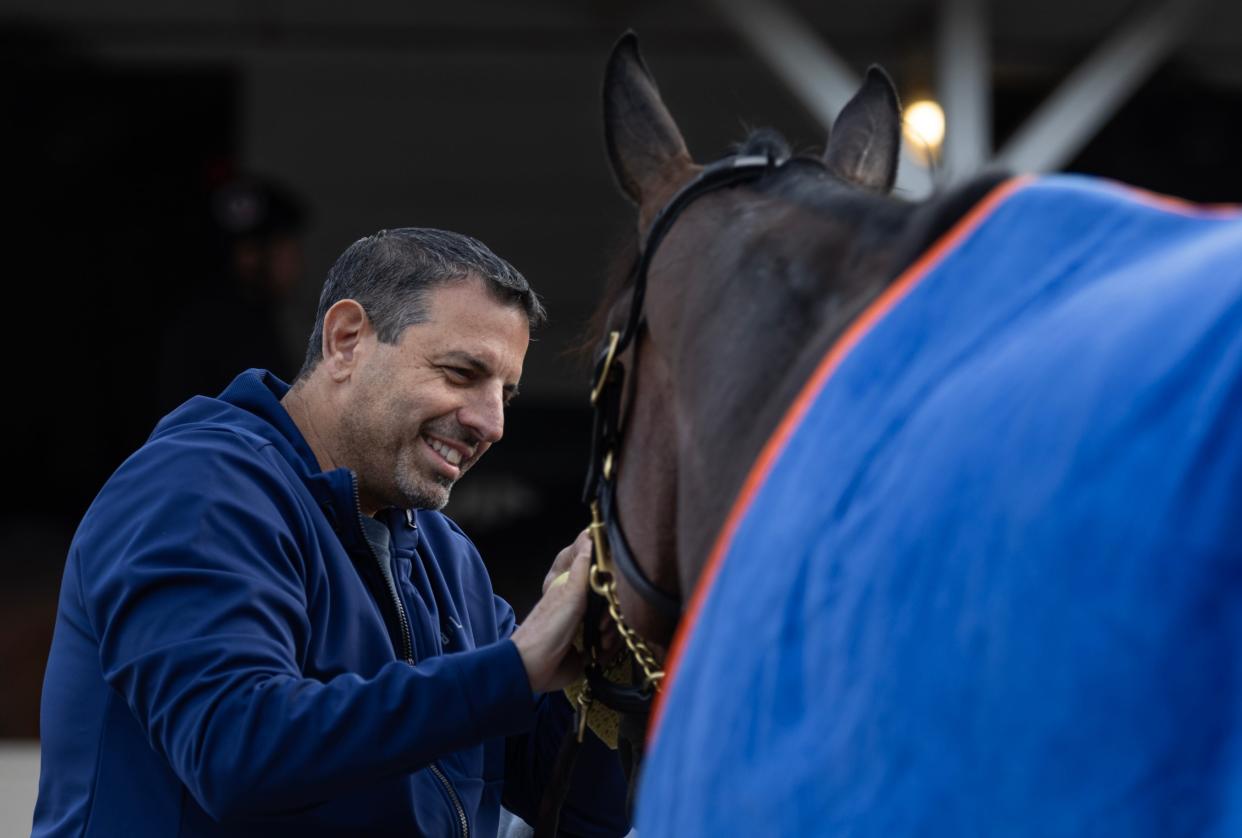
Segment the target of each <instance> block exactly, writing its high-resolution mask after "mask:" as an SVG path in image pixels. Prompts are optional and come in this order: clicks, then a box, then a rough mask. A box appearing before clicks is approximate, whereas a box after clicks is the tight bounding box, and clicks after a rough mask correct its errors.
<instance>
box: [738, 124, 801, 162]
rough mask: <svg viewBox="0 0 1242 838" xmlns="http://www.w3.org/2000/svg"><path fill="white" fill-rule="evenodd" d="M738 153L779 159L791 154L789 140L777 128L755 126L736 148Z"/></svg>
mask: <svg viewBox="0 0 1242 838" xmlns="http://www.w3.org/2000/svg"><path fill="white" fill-rule="evenodd" d="M734 151H735V153H736V154H741V155H752V154H753V155H761V156H766V157H771V158H774V159H777V160H784V159H786V158H788V157H790V156H791V154H792V153H791V150H790V147H789V141H788V140H786V139H785V137H784V135H783V134H781V132H780V131H777V130H776V129H775V128H755V129H753V130H752V131H751V132H750V134H749V135H748V136H747V137H746V139H745V140H743V141H742V142H740V143H738V144H737V146H735V149H734Z"/></svg>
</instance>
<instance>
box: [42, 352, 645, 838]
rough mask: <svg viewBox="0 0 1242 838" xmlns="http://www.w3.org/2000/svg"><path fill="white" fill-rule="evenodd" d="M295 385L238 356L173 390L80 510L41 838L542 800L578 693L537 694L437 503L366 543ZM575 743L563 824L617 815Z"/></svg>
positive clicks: (201, 829)
mask: <svg viewBox="0 0 1242 838" xmlns="http://www.w3.org/2000/svg"><path fill="white" fill-rule="evenodd" d="M287 390H288V387H287V385H285V384H283V383H282V382H280V381H279V380H277V379H276V378H275V377H273V376H271V375H270V374H268V373H263V372H261V371H258V370H250V371H248V372H247V373H244V374H243V375H241V376H239V377H238V378H237V379H236V380H235V381H234V382H233V384H232V385H230V386H229V388H228V389H227V390H225V392H224V393H222V394H221V396H220V397H219V398H216V399H211V398H205V397H198V398H194V399H192V400H190V401H189V402H187V403H186V404H184V405H182V406H181V407H180V408H178V409H177V410H176V411H174V412H173V413H172V414H170V415H169V416H167V417H166V418H165V419H164V420H163V421H162V422H161V423H160V424H159V425H158V426H157V427H156V429H155V432H154V433H153V434H152V436H151V438H150V439H149V440H148V441H147V443H146V444H145V445H144V446H143V447H142V448H141V449H139V450H138V452H137V453H135V454H134V455H133V456H132V457H130V458H129V459H128V460H127V461H126V462H125V463H124V464H123V465H122V466H121V467H120V468H119V469H118V470H117V472H116V473H115V474H114V475H113V476H112V478H111V479H110V480H109V481H108V482H107V484H106V485H105V486H104V488H103V490H102V491H101V492H100V494H99V496H98V497H97V498H96V499H95V501H94V503H93V504H92V505H91V508H90V509H89V510H88V511H87V513H86V516H85V517H84V518H83V520H82V523H81V526H80V527H79V528H78V532H77V534H76V536H75V537H74V540H73V543H72V545H71V547H70V551H69V558H68V562H67V565H66V568H65V575H64V580H63V583H62V589H61V597H60V608H59V613H58V615H57V621H56V632H55V636H54V638H53V641H52V649H51V654H50V657H49V660H48V668H47V675H46V678H45V681H44V689H43V705H42V722H41V726H42V747H43V754H42V775H41V777H40V781H39V800H38V804H37V806H36V808H35V816H34V835H35V836H52V835H56V836H62V835H65V836H67V835H73V836H88V835H108V836H114V835H126V836H141V835H151V836H173V835H176V836H205V835H229V836H241V835H251V834H253V835H280V834H286V833H288V834H296V835H317V834H324V833H340V834H389V833H391V834H401V835H435V836H441V835H445V836H447V835H461V834H463V833H466V832H468V833H469V834H470V835H494V834H495V832H496V828H497V819H498V817H499V808H500V804H501V799H502V795H503V798H504V802H505V805H506V806H508V808H510V809H511V810H513V811H515V812H517V813H518V814H520V815H523V816H525V817H526V818H527V819H528V820H529V819H530V818H531V817H532V816H533V813H534V810H535V807H536V805H537V802H538V795H539V794H540V793H541V792H542V777H543V775H544V774H545V773H546V772H547V770H548V768H549V766H550V764H551V762H552V760H553V756H554V754H555V749H556V747H557V746H558V745H559V743H560V737H561V735H562V734H563V733H564V731H565V730H566V729H567V727H568V724H569V706H568V703H567V702H566V701H565V700H564V698H563V697H562V696H560V695H559V694H558V695H555V696H542V697H540V696H535V695H532V693H531V689H530V683H529V681H528V679H527V676H526V671H525V669H524V667H523V666H522V662H521V659H520V657H519V655H518V652H517V648H516V647H515V646H514V645H513V643H512V641H510V640H509V639H508V636H509V634H510V633H511V632H512V630H513V628H514V617H513V612H512V610H511V609H510V608H509V606H508V605H507V604H506V603H505V602H504V601H503V600H501V599H499V598H498V597H496V596H495V595H494V594H493V592H492V588H491V583H490V581H489V579H488V576H487V572H486V570H485V568H484V566H483V563H482V561H481V560H480V558H479V555H478V553H477V552H476V550H475V549H474V546H473V545H472V544H471V543H470V541H469V540H468V539H467V538H466V536H465V535H464V534H463V533H462V532H461V530H459V529H458V528H457V527H456V525H455V524H453V522H452V521H450V520H449V519H448V518H446V517H445V516H443V515H441V514H439V513H437V512H427V511H419V512H418V513H417V515H415V514H414V513H404V512H401V511H398V510H389V512H388V513H386V516H385V523H386V524H387V525H388V529H389V533H390V536H391V555H390V556H378V555H377V554H376V553H375V551H374V550H373V549H372V547H371V545H370V544H369V543H368V541H367V539H366V537H365V535H364V532H363V529H362V515H361V512H360V509H359V506H358V501H357V489H356V486H355V482H354V476H353V474H352V473H351V472H350V471H348V470H346V469H340V470H336V471H330V472H321V471H320V470H319V467H318V465H317V463H316V460H315V457H314V455H313V454H312V452H311V450H310V447H309V446H308V445H307V443H306V441H305V440H304V439H303V437H302V435H301V434H300V433H299V431H298V429H297V427H296V426H295V425H294V423H293V421H292V420H291V419H290V417H289V415H288V414H287V413H286V412H285V410H284V408H283V407H282V406H281V404H280V402H279V399H280V398H281V397H283V395H284V394H285V392H287ZM398 603H400V607H398ZM407 638H408V640H407ZM407 659H408V660H407ZM506 737H508V739H507V740H506ZM583 756H584V758H585V759H584V760H583V761H580V763H579V773H578V776H577V781H576V782H575V784H574V786H573V787H572V789H571V799H570V802H569V804H568V805H567V808H566V811H565V814H564V816H563V818H562V824H563V825H564V826H565V828H566V829H567V830H568V831H570V832H576V833H580V834H584V835H590V834H600V835H621V834H624V833H625V832H626V830H627V828H628V826H627V824H626V823H625V817H624V815H623V813H622V811H621V809H622V798H623V791H624V789H623V779H622V777H621V773H620V767H619V763H618V762H617V760H616V759H615V756H611V755H610V752H608V751H607V750H606V749H605V748H603V746H602V745H600V744H599V743H598V742H592V743H591V747H590V748H588V749H586V750H585V752H584V754H583Z"/></svg>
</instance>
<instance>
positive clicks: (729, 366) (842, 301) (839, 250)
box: [677, 174, 1003, 593]
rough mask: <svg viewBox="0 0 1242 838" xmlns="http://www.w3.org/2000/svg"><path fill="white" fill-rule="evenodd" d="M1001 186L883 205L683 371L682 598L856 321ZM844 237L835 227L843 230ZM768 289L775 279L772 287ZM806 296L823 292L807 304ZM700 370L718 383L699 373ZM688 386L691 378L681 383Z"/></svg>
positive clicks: (991, 181) (987, 182) (769, 293)
mask: <svg viewBox="0 0 1242 838" xmlns="http://www.w3.org/2000/svg"><path fill="white" fill-rule="evenodd" d="M1002 179H1003V178H1002V176H1000V175H999V174H998V175H996V176H991V177H986V178H981V179H980V180H978V181H976V182H974V183H971V184H969V185H967V186H965V187H962V188H961V189H958V190H955V191H953V192H950V193H947V194H945V195H942V196H939V197H937V198H935V199H933V200H931V201H928V202H926V203H923V204H917V205H916V204H906V203H901V202H896V201H892V200H891V199H885V198H880V197H878V196H877V197H876V198H875V200H874V203H873V204H872V205H871V206H870V207H869V209H870V211H871V213H872V215H871V217H870V219H869V221H868V222H867V223H865V224H856V225H854V227H853V229H851V230H850V231H849V235H848V236H846V237H845V240H846V241H847V242H848V244H847V245H846V246H844V247H836V248H831V249H829V250H828V251H827V252H824V253H821V254H820V255H821V256H822V257H823V258H819V257H817V258H816V259H815V260H814V263H813V264H803V265H800V266H799V265H794V266H792V267H791V268H790V269H789V270H798V271H802V272H803V274H802V275H799V276H785V277H784V280H785V281H784V282H783V283H781V285H782V288H781V289H775V288H771V287H765V288H763V289H756V294H755V296H754V298H752V299H750V300H747V301H745V306H746V307H747V308H748V309H749V311H747V314H746V323H747V325H748V326H749V328H745V329H742V328H741V327H740V326H741V324H740V323H739V324H735V326H734V329H733V332H734V334H733V335H732V340H730V339H729V334H728V333H729V331H730V329H729V328H728V325H727V324H726V325H725V326H721V327H718V328H717V330H716V333H715V334H714V335H711V334H709V335H708V336H707V337H706V339H705V340H704V341H703V342H702V343H701V351H702V353H703V354H701V355H700V356H699V357H698V358H694V359H690V360H689V362H688V366H689V367H690V368H692V369H696V370H699V371H700V373H699V375H698V380H700V381H702V382H704V384H702V385H701V386H699V387H697V388H679V392H681V391H685V392H687V393H689V394H690V399H689V401H688V403H685V404H682V405H681V409H682V410H683V411H684V412H683V416H684V417H685V421H684V425H685V428H684V429H683V430H684V431H685V432H684V433H683V434H682V435H681V437H682V438H681V439H680V451H681V454H680V460H679V464H678V509H679V513H678V521H679V530H678V549H677V552H678V555H679V557H680V564H681V567H680V581H681V586H682V590H683V591H686V592H687V593H688V592H689V591H690V590H692V589H693V587H694V585H695V582H696V581H697V579H698V577H699V575H700V573H701V572H702V569H703V565H704V564H705V562H706V561H707V559H708V558H709V556H710V554H711V552H712V549H713V547H714V546H715V542H716V540H717V537H718V534H719V532H720V530H721V527H722V525H723V524H724V523H725V521H726V519H727V517H728V515H729V512H730V510H731V508H732V507H733V505H734V502H735V499H736V498H737V496H738V494H739V492H740V490H741V489H742V486H743V483H744V482H745V480H746V478H747V475H748V474H749V473H750V471H751V469H752V467H753V465H754V464H755V461H756V459H757V458H758V456H759V455H760V453H761V452H762V451H763V448H764V446H765V445H766V444H767V442H768V440H769V439H770V438H771V436H772V434H773V432H774V431H775V430H776V428H777V425H778V424H779V423H780V421H781V419H782V418H783V417H784V415H785V413H786V412H787V410H788V408H789V405H790V404H791V403H792V402H793V400H794V398H795V397H796V396H797V394H798V392H799V391H800V390H801V389H802V387H803V385H804V384H805V382H806V381H807V379H808V378H809V377H810V375H811V373H812V372H813V370H814V369H815V367H816V366H817V365H818V364H819V362H820V360H821V359H822V357H823V356H824V354H825V353H826V352H827V351H828V350H829V348H830V347H831V346H832V345H833V344H834V343H835V342H836V341H837V339H838V338H839V337H840V336H841V333H842V332H843V331H844V330H845V329H846V328H847V327H848V326H849V324H850V323H851V322H853V320H854V319H855V318H856V317H857V316H858V315H859V314H860V313H861V312H862V311H863V310H864V309H865V308H866V306H867V305H868V304H869V303H871V302H872V301H873V300H874V299H875V298H876V297H877V296H878V295H879V294H880V293H882V292H883V290H884V289H885V288H887V287H888V286H889V285H890V284H891V283H892V282H893V281H894V280H895V279H896V278H897V277H898V276H899V275H900V274H901V272H902V270H903V269H904V268H905V267H907V266H908V265H909V264H910V263H911V262H913V260H914V259H916V258H917V257H918V256H919V255H920V254H921V253H922V252H923V251H924V250H925V249H926V248H927V247H928V246H930V245H931V244H932V243H933V242H934V241H935V240H936V239H938V238H939V237H940V236H941V235H943V234H944V233H945V232H946V231H947V230H949V229H950V228H951V227H952V225H953V224H954V223H955V222H956V221H957V220H958V219H959V218H960V217H961V216H962V215H963V214H964V213H965V212H966V211H967V210H969V209H970V207H972V206H974V204H975V203H977V202H978V201H979V200H980V199H981V198H982V197H983V196H984V195H985V194H986V193H987V192H988V191H990V190H991V189H992V188H993V187H994V186H995V185H996V184H997V183H998V182H1000V180H1002ZM836 232H837V234H838V238H840V232H841V230H840V228H838V229H837V231H836ZM769 279H770V278H769ZM807 288H818V289H819V293H818V295H817V296H815V297H814V298H813V299H810V300H808V298H807V296H806V289H807ZM702 370H709V371H711V374H709V375H706V376H704V375H702V373H701V371H702ZM680 378H681V380H683V381H684V380H686V376H685V375H684V374H683V376H680Z"/></svg>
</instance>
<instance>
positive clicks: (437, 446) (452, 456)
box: [424, 437, 461, 466]
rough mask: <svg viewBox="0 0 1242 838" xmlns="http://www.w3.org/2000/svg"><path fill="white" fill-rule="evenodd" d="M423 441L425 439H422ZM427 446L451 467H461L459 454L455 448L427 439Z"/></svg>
mask: <svg viewBox="0 0 1242 838" xmlns="http://www.w3.org/2000/svg"><path fill="white" fill-rule="evenodd" d="M424 439H426V437H424ZM427 444H428V445H430V446H431V450H432V451H435V452H436V453H437V454H439V455H440V456H441V457H443V458H444V459H446V460H448V461H449V462H450V463H452V464H453V465H455V466H459V465H461V452H460V451H458V450H457V449H456V448H449V447H448V446H447V445H445V444H444V443H442V442H438V441H436V440H434V439H427Z"/></svg>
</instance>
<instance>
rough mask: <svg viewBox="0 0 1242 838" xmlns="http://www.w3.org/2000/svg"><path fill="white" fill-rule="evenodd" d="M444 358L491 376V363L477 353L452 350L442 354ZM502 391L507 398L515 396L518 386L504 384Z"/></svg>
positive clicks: (480, 373)
mask: <svg viewBox="0 0 1242 838" xmlns="http://www.w3.org/2000/svg"><path fill="white" fill-rule="evenodd" d="M444 360H445V361H447V362H449V363H452V364H460V365H461V366H463V367H469V368H470V369H471V370H473V371H474V372H476V373H478V374H479V375H483V376H491V375H492V374H493V373H492V368H491V365H490V364H488V363H487V362H486V361H484V360H483V359H482V358H480V357H478V356H477V355H471V354H470V353H469V352H462V351H460V350H454V351H451V352H449V353H447V354H446V355H445V356H444ZM504 391H505V393H506V394H507V395H508V396H509V398H515V397H516V396H517V394H518V386H517V385H516V384H506V385H504Z"/></svg>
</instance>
